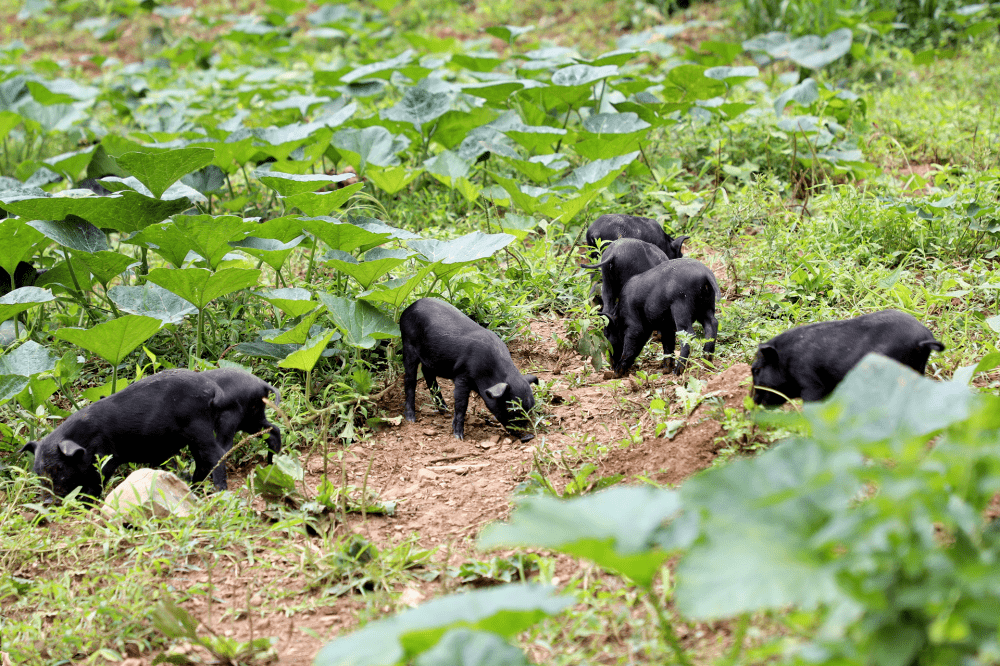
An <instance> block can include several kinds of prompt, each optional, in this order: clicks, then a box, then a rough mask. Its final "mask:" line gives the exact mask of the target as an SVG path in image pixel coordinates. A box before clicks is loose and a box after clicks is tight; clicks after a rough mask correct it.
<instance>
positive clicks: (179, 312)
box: [108, 282, 198, 324]
mask: <svg viewBox="0 0 1000 666" xmlns="http://www.w3.org/2000/svg"><path fill="white" fill-rule="evenodd" d="M108 298H110V299H111V300H112V301H113V302H114V304H115V305H117V306H118V309H119V310H121V311H122V312H128V313H129V314H135V315H142V316H144V317H153V318H154V319H159V320H160V321H162V322H163V323H164V324H179V323H181V322H182V321H184V318H185V317H187V316H188V315H192V314H196V313H197V312H198V308H196V307H195V306H193V305H191V303H189V302H187V301H186V300H184V299H183V298H181V297H180V296H178V295H177V294H174V293H172V292H169V291H167V290H166V289H164V288H163V287H161V286H160V285H158V284H153V283H150V282H147V283H146V284H144V285H142V286H141V287H126V286H123V285H118V286H115V287H111V289H109V290H108Z"/></svg>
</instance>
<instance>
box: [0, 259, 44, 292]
mask: <svg viewBox="0 0 1000 666" xmlns="http://www.w3.org/2000/svg"><path fill="white" fill-rule="evenodd" d="M44 272H45V270H44V269H43V270H41V271H39V270H38V269H36V268H35V267H34V266H32V265H31V264H29V263H28V262H26V261H19V262H17V266H15V267H14V284H13V285H12V284H11V282H10V273H8V272H7V271H5V270H4V269H2V268H0V296H4V295H6V294H8V293H10V292H11V291H13V290H14V289H20V288H21V287H32V286H34V284H35V280H37V279H38V276H39V275H41V274H42V273H44Z"/></svg>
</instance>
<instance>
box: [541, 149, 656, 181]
mask: <svg viewBox="0 0 1000 666" xmlns="http://www.w3.org/2000/svg"><path fill="white" fill-rule="evenodd" d="M638 156H639V151H638V150H637V151H635V152H631V153H628V154H627V155H619V156H618V157H613V158H611V159H606V160H597V161H594V162H590V163H588V164H584V165H583V166H581V167H578V168H576V169H574V170H573V172H572V173H570V175H569V176H567V177H566V178H563V179H562V180H560V181H559V182H558V183H557V184H558V185H560V186H563V187H572V188H575V189H578V190H585V191H586V190H601V189H604V188H605V187H607V186H608V185H610V184H611V181H613V180H614V179H615V178H617V177H618V176H619V175H621V172H622V169H623V168H624V167H625V166H626V165H628V164H631V163H632V162H633V161H635V159H636V158H637V157H638Z"/></svg>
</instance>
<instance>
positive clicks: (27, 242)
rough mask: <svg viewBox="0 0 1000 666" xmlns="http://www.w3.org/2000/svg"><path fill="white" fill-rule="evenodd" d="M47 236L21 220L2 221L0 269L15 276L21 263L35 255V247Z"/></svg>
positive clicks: (0, 229)
mask: <svg viewBox="0 0 1000 666" xmlns="http://www.w3.org/2000/svg"><path fill="white" fill-rule="evenodd" d="M44 241H45V236H43V235H42V234H41V233H39V232H38V231H36V230H35V229H34V228H32V227H31V226H29V225H28V223H27V221H26V220H24V219H19V218H7V219H6V220H0V268H2V269H4V270H5V271H7V275H13V274H14V271H15V270H16V269H17V264H18V262H20V261H24V260H25V259H28V258H30V257H31V256H32V254H34V250H35V247H36V246H37V245H38V244H39V243H41V242H44Z"/></svg>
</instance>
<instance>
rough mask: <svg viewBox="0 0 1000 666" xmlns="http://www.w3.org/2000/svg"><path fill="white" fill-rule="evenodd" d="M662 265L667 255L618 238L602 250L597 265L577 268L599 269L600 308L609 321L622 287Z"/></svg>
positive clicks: (648, 244)
mask: <svg viewBox="0 0 1000 666" xmlns="http://www.w3.org/2000/svg"><path fill="white" fill-rule="evenodd" d="M665 261H668V259H667V255H666V254H665V253H664V252H663V250H661V249H660V248H658V247H656V246H655V245H653V244H652V243H647V242H646V241H641V240H638V239H635V238H620V239H618V240H616V241H614V242H613V243H611V244H610V245H608V246H607V247H606V248H604V255H603V256H602V257H601V262H600V263H597V264H580V266H581V267H583V268H588V269H595V268H600V269H601V306H602V310H603V311H604V312H605V313H607V314H608V316H611V317H613V316H614V313H615V308H616V305H617V304H618V297H619V296H620V295H621V292H622V288H624V286H625V283H627V282H628V281H629V280H631V279H632V278H633V277H635V276H636V275H639V274H640V273H645V272H646V271H648V270H649V269H650V268H652V267H653V266H658V265H659V264H662V263H663V262H665Z"/></svg>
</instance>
